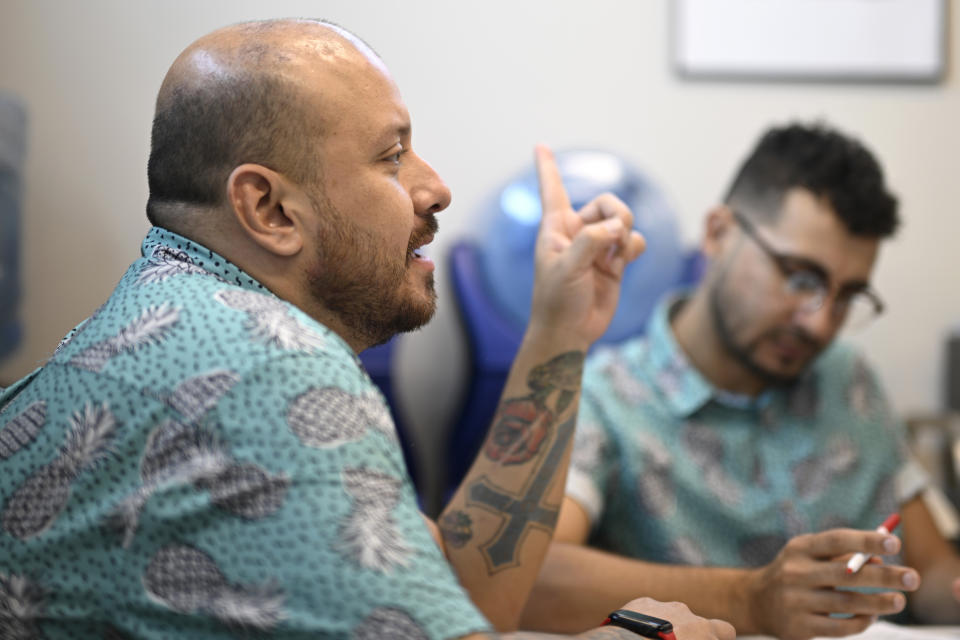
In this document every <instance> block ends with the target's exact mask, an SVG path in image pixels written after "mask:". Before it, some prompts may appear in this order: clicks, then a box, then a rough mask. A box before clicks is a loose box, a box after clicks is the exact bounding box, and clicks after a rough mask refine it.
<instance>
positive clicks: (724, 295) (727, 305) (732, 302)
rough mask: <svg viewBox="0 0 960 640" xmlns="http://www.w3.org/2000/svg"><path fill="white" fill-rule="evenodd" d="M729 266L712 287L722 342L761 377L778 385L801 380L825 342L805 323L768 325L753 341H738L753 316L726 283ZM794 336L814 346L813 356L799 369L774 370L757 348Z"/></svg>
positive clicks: (712, 310)
mask: <svg viewBox="0 0 960 640" xmlns="http://www.w3.org/2000/svg"><path fill="white" fill-rule="evenodd" d="M726 276H727V273H726V270H724V271H722V272H721V273H720V274H718V277H717V281H716V282H715V283H714V285H713V287H712V288H711V290H710V296H709V301H710V316H711V318H712V320H713V327H714V331H716V334H717V337H718V339H719V340H720V344H721V345H722V346H723V348H724V349H725V350H726V351H727V353H728V354H730V355H731V356H732V357H733V358H734V360H736V361H737V362H738V363H739V364H740V365H741V366H743V367H744V368H745V369H747V370H748V371H749V372H750V373H752V374H753V375H755V376H756V377H758V378H759V379H760V380H762V381H763V382H764V383H765V384H767V385H770V386H776V387H784V386H789V385H791V384H793V383H794V382H796V381H797V379H798V378H799V377H800V376H801V375H802V374H803V372H804V371H805V370H806V368H807V367H808V366H809V365H810V363H811V362H813V360H814V358H815V357H816V356H817V354H819V353H820V351H821V350H822V349H823V345H821V344H820V342H819V341H818V340H817V339H815V338H814V337H813V336H811V335H810V334H809V333H808V332H807V331H805V330H804V329H802V328H801V327H795V326H794V327H775V328H773V329H768V330H767V331H764V332H763V333H762V334H760V335H759V336H758V337H756V338H754V339H753V340H749V341H738V339H737V338H736V334H737V329H738V328H739V327H744V326H748V325H749V322H750V320H751V318H750V316H749V313H750V312H749V311H747V312H745V311H744V305H743V304H742V303H741V301H739V300H737V299H736V296H735V295H732V294H731V293H730V292H729V291H728V290H726V288H725V287H724V285H725V284H726V281H727V277H726ZM786 336H790V338H791V339H792V340H794V341H796V342H799V343H801V344H803V345H805V346H806V347H807V348H808V349H809V350H810V354H811V355H810V356H809V358H808V359H807V361H806V362H805V363H804V364H803V366H802V367H800V369H799V370H798V371H796V372H795V373H789V374H785V373H782V372H780V371H774V370H771V369H769V368H768V367H765V366H763V365H762V364H760V363H759V362H758V361H757V359H756V357H755V355H754V354H755V352H756V351H757V349H758V347H759V346H760V345H761V344H763V342H764V341H767V340H771V341H776V340H777V339H780V338H783V337H786Z"/></svg>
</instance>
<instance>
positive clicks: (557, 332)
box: [521, 320, 593, 354]
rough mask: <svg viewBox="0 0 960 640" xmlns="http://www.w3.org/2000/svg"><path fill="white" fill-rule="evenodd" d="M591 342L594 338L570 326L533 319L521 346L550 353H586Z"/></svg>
mask: <svg viewBox="0 0 960 640" xmlns="http://www.w3.org/2000/svg"><path fill="white" fill-rule="evenodd" d="M591 344H593V341H592V340H589V339H588V338H586V337H584V336H583V334H582V333H581V332H579V331H576V330H574V329H571V328H570V327H567V326H563V325H562V324H551V323H545V322H536V321H534V320H531V321H530V323H529V324H528V325H527V330H526V332H524V334H523V342H522V345H521V348H524V347H525V348H528V349H535V350H536V351H538V352H541V351H542V352H544V353H550V354H557V353H564V352H567V351H582V352H583V353H584V354H586V352H587V350H588V349H589V348H590V345H591Z"/></svg>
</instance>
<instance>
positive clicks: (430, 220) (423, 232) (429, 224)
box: [407, 213, 440, 253]
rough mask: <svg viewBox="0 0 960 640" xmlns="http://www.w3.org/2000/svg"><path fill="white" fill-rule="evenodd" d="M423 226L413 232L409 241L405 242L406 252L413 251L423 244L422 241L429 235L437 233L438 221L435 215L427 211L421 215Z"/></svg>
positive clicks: (438, 228)
mask: <svg viewBox="0 0 960 640" xmlns="http://www.w3.org/2000/svg"><path fill="white" fill-rule="evenodd" d="M423 221H424V222H423V224H424V226H423V227H421V228H420V229H418V230H416V231H414V232H413V234H412V235H411V236H410V242H409V243H407V253H410V252H411V251H413V250H414V249H415V248H416V247H419V246H420V245H421V244H423V241H424V240H426V239H428V238H429V237H430V236H432V235H434V234H436V233H437V231H439V230H440V223H438V222H437V216H435V215H434V214H432V213H428V214H427V215H425V216H423Z"/></svg>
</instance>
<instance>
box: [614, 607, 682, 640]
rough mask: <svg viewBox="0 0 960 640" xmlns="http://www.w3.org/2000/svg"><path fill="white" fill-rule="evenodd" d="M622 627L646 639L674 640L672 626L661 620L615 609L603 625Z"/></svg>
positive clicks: (668, 622) (627, 610)
mask: <svg viewBox="0 0 960 640" xmlns="http://www.w3.org/2000/svg"><path fill="white" fill-rule="evenodd" d="M607 624H610V625H614V626H616V627H622V628H624V629H627V630H629V631H633V632H634V633H636V634H639V635H641V636H644V637H646V638H660V640H676V636H675V635H673V624H672V623H671V622H670V621H668V620H664V619H662V618H654V617H653V616H648V615H645V614H642V613H637V612H636V611H630V610H629V609H617V610H616V611H614V612H612V613H611V614H610V615H608V616H607V619H606V620H604V621H603V624H602V625H601V626H603V625H607Z"/></svg>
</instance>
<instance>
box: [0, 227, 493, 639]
mask: <svg viewBox="0 0 960 640" xmlns="http://www.w3.org/2000/svg"><path fill="white" fill-rule="evenodd" d="M142 253H143V257H142V258H141V259H140V260H138V261H137V262H135V263H134V264H133V265H132V266H131V267H130V269H129V270H128V271H127V273H126V274H125V275H124V276H123V279H122V280H121V281H120V283H119V285H118V286H117V288H116V290H115V291H114V293H113V295H112V296H111V297H110V298H109V299H108V300H107V302H106V303H105V304H104V305H103V306H102V307H100V309H98V310H97V311H96V312H95V313H94V314H93V315H92V316H91V317H90V318H89V319H88V320H86V321H85V322H83V323H82V324H81V325H79V326H78V327H77V328H76V329H74V330H73V331H72V332H70V334H68V335H67V337H65V338H64V340H63V341H62V342H61V344H60V345H59V346H58V347H57V350H56V351H55V353H54V355H53V356H52V357H51V358H50V360H49V361H48V362H47V363H46V364H45V365H44V366H43V367H41V368H40V369H38V370H37V371H35V372H34V373H33V374H31V375H30V376H28V377H27V378H24V379H23V380H21V381H20V382H18V383H16V384H15V385H13V386H11V387H10V388H8V389H6V390H5V391H4V392H3V394H2V395H0V636H3V637H7V638H17V639H21V638H22V639H33V638H37V639H39V638H50V639H55V638H104V637H117V638H123V637H131V638H174V637H175V638H234V637H238V636H249V637H254V638H255V637H268V638H286V637H291V638H292V637H320V638H346V637H351V638H380V637H396V638H425V639H427V638H430V639H433V638H436V639H439V638H453V637H458V636H461V635H465V634H467V633H470V632H475V631H483V630H487V629H489V623H488V622H487V621H486V620H485V619H484V618H483V617H482V616H481V614H480V613H479V612H478V611H477V610H476V608H475V607H474V606H473V605H472V603H471V602H470V600H469V598H468V597H467V595H466V593H465V592H464V591H463V589H462V588H461V587H460V585H459V583H458V582H457V579H456V577H455V576H454V574H453V573H452V571H451V569H450V567H449V565H448V564H447V563H446V561H445V559H444V557H443V555H442V554H441V552H440V550H439V549H438V547H437V546H436V544H435V543H434V541H433V539H432V538H431V536H430V534H429V532H428V530H427V528H426V526H425V524H424V522H423V520H422V518H421V516H420V514H419V511H418V509H417V503H416V498H415V495H414V491H413V486H412V484H411V482H410V480H409V478H408V476H407V474H406V469H405V467H404V463H403V458H402V455H401V452H400V448H399V444H398V442H397V436H396V433H395V430H394V426H393V423H392V421H391V419H390V415H389V412H388V410H387V408H386V405H385V402H384V400H383V397H382V396H381V395H380V392H379V390H377V388H376V387H375V386H374V385H373V383H372V382H371V381H370V379H369V377H368V376H367V375H366V373H365V372H364V371H363V370H362V368H361V366H360V364H359V361H358V359H357V358H356V355H355V354H354V353H353V352H352V350H351V349H350V348H349V346H348V345H347V344H346V343H345V342H344V341H343V340H341V339H340V337H339V336H337V335H336V334H334V333H333V332H331V331H330V330H328V329H327V328H326V327H324V326H322V325H320V324H318V323H317V322H315V321H314V320H312V319H311V318H310V317H308V316H307V315H305V314H303V313H302V312H301V311H300V310H298V309H297V308H296V307H294V306H292V305H290V304H288V303H286V302H284V301H282V300H280V299H278V298H277V297H275V296H274V295H273V294H271V293H270V292H269V291H267V290H266V289H264V288H263V287H262V286H261V285H260V284H259V283H258V282H256V281H255V280H254V279H252V278H251V277H250V276H248V275H247V274H245V273H244V272H243V271H242V270H240V269H239V268H237V267H236V266H235V265H233V264H231V263H230V262H228V261H227V260H225V259H223V258H222V257H220V256H218V255H217V254H215V253H213V252H211V251H209V250H208V249H206V248H204V247H202V246H199V245H197V244H195V243H193V242H191V241H190V240H188V239H186V238H184V237H181V236H178V235H176V234H174V233H171V232H169V231H166V230H164V229H160V228H154V229H152V230H151V231H150V232H149V233H148V235H147V237H146V239H145V240H144V242H143V247H142Z"/></svg>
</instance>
